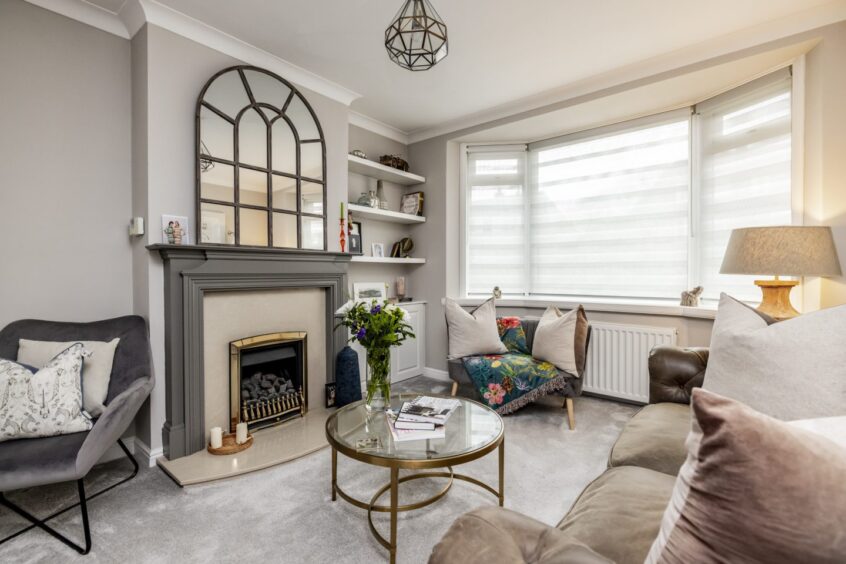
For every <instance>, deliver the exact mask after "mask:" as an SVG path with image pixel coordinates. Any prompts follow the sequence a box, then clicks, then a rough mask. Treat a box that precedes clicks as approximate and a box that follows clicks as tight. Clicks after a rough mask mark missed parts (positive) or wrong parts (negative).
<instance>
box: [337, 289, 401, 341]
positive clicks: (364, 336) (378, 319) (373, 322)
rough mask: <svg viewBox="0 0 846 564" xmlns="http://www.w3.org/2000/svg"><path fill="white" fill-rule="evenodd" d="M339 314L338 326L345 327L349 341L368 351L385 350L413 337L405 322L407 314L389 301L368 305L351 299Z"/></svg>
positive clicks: (374, 302)
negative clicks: (347, 330)
mask: <svg viewBox="0 0 846 564" xmlns="http://www.w3.org/2000/svg"><path fill="white" fill-rule="evenodd" d="M338 313H340V314H343V316H344V317H343V318H342V319H341V322H340V324H339V325H338V326H339V327H340V326H341V325H343V326H344V327H348V328H349V330H350V334H351V336H350V338H349V340H350V341H351V342H352V341H357V342H358V343H359V344H361V346H362V347H364V348H365V350H367V351H370V350H372V349H387V348H390V347H393V346H396V345H399V344H400V343H402V342H403V341H405V340H406V339H413V338H414V333H413V332H412V331H411V326H410V325H409V324H408V323H407V321H408V312H407V311H406V310H404V309H402V308H401V307H399V306H397V305H394V304H390V303H388V302H382V303H378V302H377V301H376V300H373V301H372V302H370V304H367V303H365V302H356V301H353V300H350V301H348V302H347V303H345V304H344V305H343V306H342V307H341V309H339V310H338Z"/></svg>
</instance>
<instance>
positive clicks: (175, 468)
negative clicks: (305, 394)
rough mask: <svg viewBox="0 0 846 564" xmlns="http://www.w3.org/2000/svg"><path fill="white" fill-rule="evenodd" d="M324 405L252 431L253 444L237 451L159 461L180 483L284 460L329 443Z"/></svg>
mask: <svg viewBox="0 0 846 564" xmlns="http://www.w3.org/2000/svg"><path fill="white" fill-rule="evenodd" d="M329 413H330V411H329V410H327V409H325V408H324V407H323V406H320V407H318V408H315V409H312V408H309V411H308V413H307V414H306V416H305V417H298V418H296V419H292V420H291V421H286V422H285V423H282V424H281V425H277V426H275V427H268V428H266V429H260V430H258V431H256V432H255V433H253V446H252V447H250V448H248V449H247V450H245V451H241V452H239V453H238V454H232V455H228V456H215V455H213V454H209V453H208V452H206V451H199V452H195V453H194V454H191V455H189V456H183V457H182V458H177V459H176V460H168V459H166V458H159V459H158V464H159V466H160V467H161V468H162V470H164V471H165V472H167V473H168V475H169V476H170V477H171V478H173V479H174V480H175V481H176V482H177V483H178V484H179V485H180V486H189V485H191V484H200V483H202V482H210V481H212V480H220V479H221V478H231V477H233V476H237V475H239V474H246V473H247V472H253V471H255V470H261V469H262V468H268V467H269V466H275V465H277V464H282V463H283V462H289V461H291V460H294V459H297V458H300V457H301V456H305V455H306V454H309V453H312V452H314V451H316V450H320V449H322V448H324V447H326V446H327V443H326V430H325V427H326V418H327V417H329Z"/></svg>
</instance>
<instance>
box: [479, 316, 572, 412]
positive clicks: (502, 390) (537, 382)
mask: <svg viewBox="0 0 846 564" xmlns="http://www.w3.org/2000/svg"><path fill="white" fill-rule="evenodd" d="M521 333H522V328H521ZM523 340H524V342H525V335H523ZM463 362H464V368H465V370H467V374H469V375H470V379H471V380H472V381H473V385H474V387H475V388H476V389H477V390H478V391H479V395H480V396H481V398H482V401H483V402H484V403H486V404H487V405H488V406H489V407H491V408H492V409H495V410H496V412H497V413H500V414H506V413H511V412H512V411H515V410H517V409H520V408H521V407H523V406H524V405H526V404H528V403H530V402H532V401H534V400H535V399H537V398H538V397H541V396H543V395H546V394H548V393H550V392H552V391H555V390H562V389H564V388H565V387H566V382H565V380H564V377H563V376H562V375H560V374H559V372H558V369H556V368H555V366H553V365H552V364H551V363H549V362H544V361H538V360H535V359H534V358H532V355H530V354H523V353H519V352H510V353H507V354H501V355H500V354H494V355H485V356H470V357H466V358H464V359H463Z"/></svg>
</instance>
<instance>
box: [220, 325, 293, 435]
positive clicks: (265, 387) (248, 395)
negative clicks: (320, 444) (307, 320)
mask: <svg viewBox="0 0 846 564" xmlns="http://www.w3.org/2000/svg"><path fill="white" fill-rule="evenodd" d="M229 354H230V367H229V383H230V388H229V404H230V415H231V417H230V431H231V432H235V426H236V425H237V424H238V423H239V422H246V423H247V426H248V428H249V429H251V430H253V429H259V428H262V427H268V426H270V425H276V424H279V423H282V422H283V421H287V420H288V419H291V418H294V417H302V416H304V415H305V413H306V409H307V406H308V401H307V398H308V387H307V385H308V375H307V372H306V366H307V364H306V333H305V332H304V331H291V332H283V333H270V334H267V335H258V336H255V337H248V338H246V339H240V340H238V341H232V342H231V343H229Z"/></svg>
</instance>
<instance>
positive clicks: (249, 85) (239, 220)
mask: <svg viewBox="0 0 846 564" xmlns="http://www.w3.org/2000/svg"><path fill="white" fill-rule="evenodd" d="M197 217H198V218H199V221H198V222H197V241H200V242H201V243H203V244H217V245H239V246H254V247H277V248H292V249H316V250H326V143H325V141H324V139H323V129H322V128H321V127H320V122H319V121H318V120H317V116H316V115H315V114H314V110H312V108H311V106H310V105H309V103H308V101H307V100H306V99H305V98H304V97H303V96H302V94H300V92H299V91H297V89H296V88H295V87H294V86H293V85H292V84H290V83H289V82H288V81H286V80H285V79H283V78H281V77H279V76H277V75H276V74H274V73H272V72H270V71H267V70H264V69H260V68H257V67H250V66H238V67H231V68H228V69H224V70H222V71H220V72H219V73H217V74H216V75H214V76H213V77H212V78H211V79H210V80H209V81H208V82H207V83H206V85H205V87H204V88H203V90H202V92H200V98H199V100H198V101H197Z"/></svg>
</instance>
